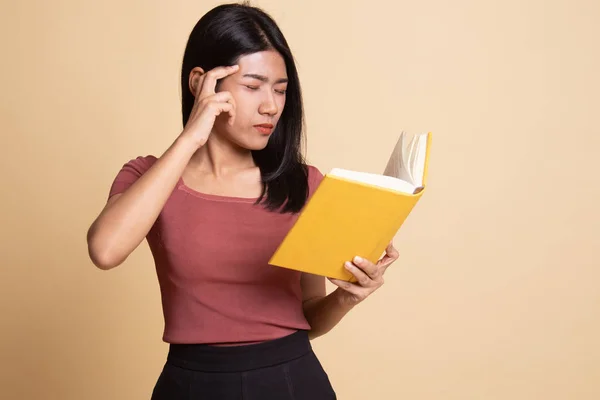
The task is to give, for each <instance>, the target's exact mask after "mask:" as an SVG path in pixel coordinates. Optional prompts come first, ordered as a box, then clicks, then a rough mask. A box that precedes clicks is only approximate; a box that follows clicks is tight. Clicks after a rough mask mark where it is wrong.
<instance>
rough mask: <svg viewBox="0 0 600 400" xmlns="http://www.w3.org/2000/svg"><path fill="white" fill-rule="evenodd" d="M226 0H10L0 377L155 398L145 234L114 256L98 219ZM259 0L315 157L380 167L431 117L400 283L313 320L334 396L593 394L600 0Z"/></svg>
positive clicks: (172, 107)
mask: <svg viewBox="0 0 600 400" xmlns="http://www.w3.org/2000/svg"><path fill="white" fill-rule="evenodd" d="M217 4H219V3H218V2H215V1H189V0H188V1H168V2H167V1H162V2H159V1H156V2H149V1H141V0H135V1H116V0H106V1H101V2H98V1H89V0H88V1H81V0H77V1H75V0H58V1H52V2H49V1H42V0H32V1H27V2H17V1H4V2H3V4H2V13H1V15H2V17H1V23H0V30H1V31H0V33H1V35H0V41H1V49H2V63H1V66H0V68H1V74H0V79H1V81H0V84H1V88H2V91H1V94H0V101H1V103H0V106H1V109H0V119H1V127H0V130H1V132H2V157H1V170H2V182H3V183H2V187H3V190H2V197H1V200H0V201H1V209H2V229H1V235H2V236H1V238H0V239H1V240H0V246H1V248H0V249H1V252H2V253H1V254H2V270H1V278H0V315H1V316H2V318H1V322H0V326H1V327H0V335H1V337H0V349H1V352H0V359H1V360H2V362H1V364H0V398H2V399H7V400H21V399H44V400H82V399H85V400H106V399H118V400H120V399H123V400H142V399H148V398H149V396H150V392H151V389H152V387H153V385H154V383H155V381H156V379H157V377H158V374H159V372H160V369H161V368H162V364H163V362H164V358H165V355H166V351H167V345H166V344H165V343H163V342H162V341H161V334H162V328H163V320H162V314H161V308H160V298H159V290H158V284H157V281H156V276H155V271H154V266H153V263H152V257H151V254H150V251H149V249H148V246H147V244H146V243H145V242H144V243H143V244H142V245H141V246H140V247H139V248H138V249H137V250H136V251H135V252H134V253H133V254H132V255H131V257H130V258H129V259H128V260H127V261H126V262H125V263H124V264H123V265H121V266H120V267H119V268H117V269H115V270H112V271H110V272H104V271H100V270H98V269H96V268H95V267H94V266H93V265H92V263H91V262H90V260H89V258H88V254H87V247H86V240H85V236H86V230H87V228H88V227H89V225H90V223H91V222H92V221H93V219H94V218H95V216H96V215H97V213H98V212H99V211H100V210H101V208H102V207H103V205H104V203H105V200H106V196H107V194H108V190H109V186H110V184H111V182H112V180H113V178H114V176H115V174H116V173H117V172H118V170H119V169H120V168H121V166H122V165H123V164H124V163H125V162H127V161H128V160H130V159H132V158H135V157H136V156H138V155H146V154H155V155H160V154H162V152H163V151H164V150H165V149H166V148H167V146H168V145H170V143H171V142H172V141H173V140H174V139H175V137H176V136H177V134H178V133H179V132H180V131H181V114H180V88H179V73H180V66H181V58H182V55H183V49H184V46H185V42H186V39H187V35H188V34H189V32H190V30H191V29H192V27H193V26H194V24H195V23H196V21H197V20H198V19H199V18H200V16H201V15H202V14H204V13H205V12H206V11H208V10H209V9H210V8H212V7H213V6H215V5H217ZM254 4H256V5H259V6H261V7H264V8H265V9H266V10H267V11H268V12H270V13H271V14H272V15H273V16H274V18H275V19H276V20H277V21H278V22H279V24H280V26H281V28H282V30H283V31H284V33H285V34H286V36H287V38H288V40H289V43H290V46H291V48H292V51H293V52H294V54H295V56H296V58H297V61H298V68H299V72H300V77H301V82H302V84H303V89H304V95H305V105H306V116H307V122H308V123H307V126H308V129H307V133H308V142H307V143H308V144H307V157H308V160H309V161H310V162H311V163H312V164H314V165H316V166H317V167H318V168H320V169H321V171H323V172H327V171H329V170H330V169H331V168H332V167H343V168H349V169H357V170H363V171H369V172H381V171H382V170H383V168H384V167H385V163H386V161H387V157H388V155H389V152H390V150H391V148H392V146H393V145H394V143H395V141H396V139H397V137H398V135H399V133H400V131H401V130H402V129H404V130H407V131H411V132H422V131H431V132H432V133H433V149H432V153H431V164H430V177H429V187H428V189H427V191H426V193H425V194H424V196H423V198H422V200H421V202H420V203H419V204H418V205H417V207H416V208H415V210H414V212H413V214H411V215H410V217H409V219H408V220H407V222H406V224H405V225H404V227H403V228H402V229H401V231H400V232H399V233H398V235H397V236H396V239H395V244H396V246H397V247H398V249H399V251H400V253H401V256H400V259H399V260H398V261H397V262H396V263H395V264H394V265H393V267H391V268H390V269H389V270H388V272H387V274H386V278H387V279H386V284H385V285H384V286H383V287H382V289H381V290H379V291H378V292H376V293H375V294H374V295H373V296H372V297H370V298H368V299H367V300H366V301H365V302H364V303H362V304H361V305H360V306H359V307H357V308H356V309H355V310H354V311H352V312H351V313H350V314H349V315H348V316H347V318H346V319H344V320H343V321H342V322H341V324H340V325H338V326H337V327H336V328H335V329H334V330H333V331H332V332H331V333H329V334H328V335H326V336H324V337H321V338H319V339H317V340H315V341H314V342H313V345H314V347H315V348H316V351H317V353H318V354H319V356H320V357H321V359H322V362H323V364H324V366H325V368H326V370H327V371H328V373H329V376H330V378H331V380H332V383H333V384H334V386H335V388H336V389H337V392H338V394H339V398H341V399H344V400H357V399H419V400H421V399H423V400H430V399H431V400H433V399H436V400H437V399H445V400H448V399H456V400H464V399H486V400H496V399H511V400H531V399H544V400H558V399H561V400H562V399H577V400H587V399H589V400H592V399H598V398H600V309H599V307H600V268H599V267H600V250H599V248H600V233H599V230H600V215H599V212H598V204H599V201H600V185H599V182H600V179H599V178H598V174H599V173H600V161H598V159H596V157H598V156H599V155H600V150H599V149H600V132H599V129H598V126H599V124H598V123H599V121H598V114H599V112H600V101H599V97H598V94H599V93H600V79H599V74H598V71H600V55H599V47H598V38H600V24H598V20H599V17H600V3H599V2H598V1H596V0H587V1H584V0H576V1H574V0H570V1H567V0H560V1H558V0H556V1H541V0H535V1H533V0H530V1H516V0H509V1H499V0H498V1H476V0H471V1H467V0H458V1H452V2H450V1H443V0H432V1H418V2H416V1H403V0H402V1H383V0H379V1H358V0H356V1H354V0H353V1H344V2H342V1H335V2H334V1H322V0H321V1H314V0H311V1H302V2H299V1H291V0H286V1H282V0H271V1H266V0H265V1H256V2H255V3H254ZM348 218H352V215H348ZM329 289H332V286H331V285H330V286H329Z"/></svg>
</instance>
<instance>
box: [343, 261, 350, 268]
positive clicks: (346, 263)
mask: <svg viewBox="0 0 600 400" xmlns="http://www.w3.org/2000/svg"><path fill="white" fill-rule="evenodd" d="M344 267H346V269H351V268H352V263H351V262H350V261H346V262H345V263H344Z"/></svg>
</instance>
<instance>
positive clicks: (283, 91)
mask: <svg viewBox="0 0 600 400" xmlns="http://www.w3.org/2000/svg"><path fill="white" fill-rule="evenodd" d="M276 92H277V93H279V94H285V93H286V92H287V90H276Z"/></svg>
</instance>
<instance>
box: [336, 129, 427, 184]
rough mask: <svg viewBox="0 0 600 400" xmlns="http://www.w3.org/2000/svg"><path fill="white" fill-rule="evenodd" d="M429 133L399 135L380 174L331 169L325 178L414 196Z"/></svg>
mask: <svg viewBox="0 0 600 400" xmlns="http://www.w3.org/2000/svg"><path fill="white" fill-rule="evenodd" d="M429 137H430V134H429V133H419V134H413V135H409V134H407V133H406V132H402V133H401V134H400V138H399V139H398V141H397V142H396V146H395V147H394V150H393V151H392V155H391V156H390V158H389V160H388V163H387V166H386V168H385V171H384V172H383V175H381V174H374V173H368V172H357V171H350V170H347V169H341V168H333V169H332V170H331V172H329V174H328V175H330V176H336V177H339V178H343V179H348V180H351V181H357V182H362V183H367V184H370V185H374V186H378V187H381V188H387V189H391V190H397V191H399V192H403V193H411V194H416V193H418V192H419V191H421V190H422V189H423V185H424V181H423V179H424V177H425V168H426V163H425V161H426V157H427V146H428V139H429Z"/></svg>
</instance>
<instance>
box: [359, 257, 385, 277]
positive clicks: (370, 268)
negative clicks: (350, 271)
mask: <svg viewBox="0 0 600 400" xmlns="http://www.w3.org/2000/svg"><path fill="white" fill-rule="evenodd" d="M352 261H353V262H354V265H356V266H357V267H358V268H360V269H361V270H362V271H363V272H364V273H365V274H367V275H368V276H369V277H370V278H371V279H376V278H377V277H378V276H379V268H378V266H377V265H375V264H373V263H372V262H371V261H369V260H366V259H364V258H362V257H359V256H356V257H354V260H352Z"/></svg>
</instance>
